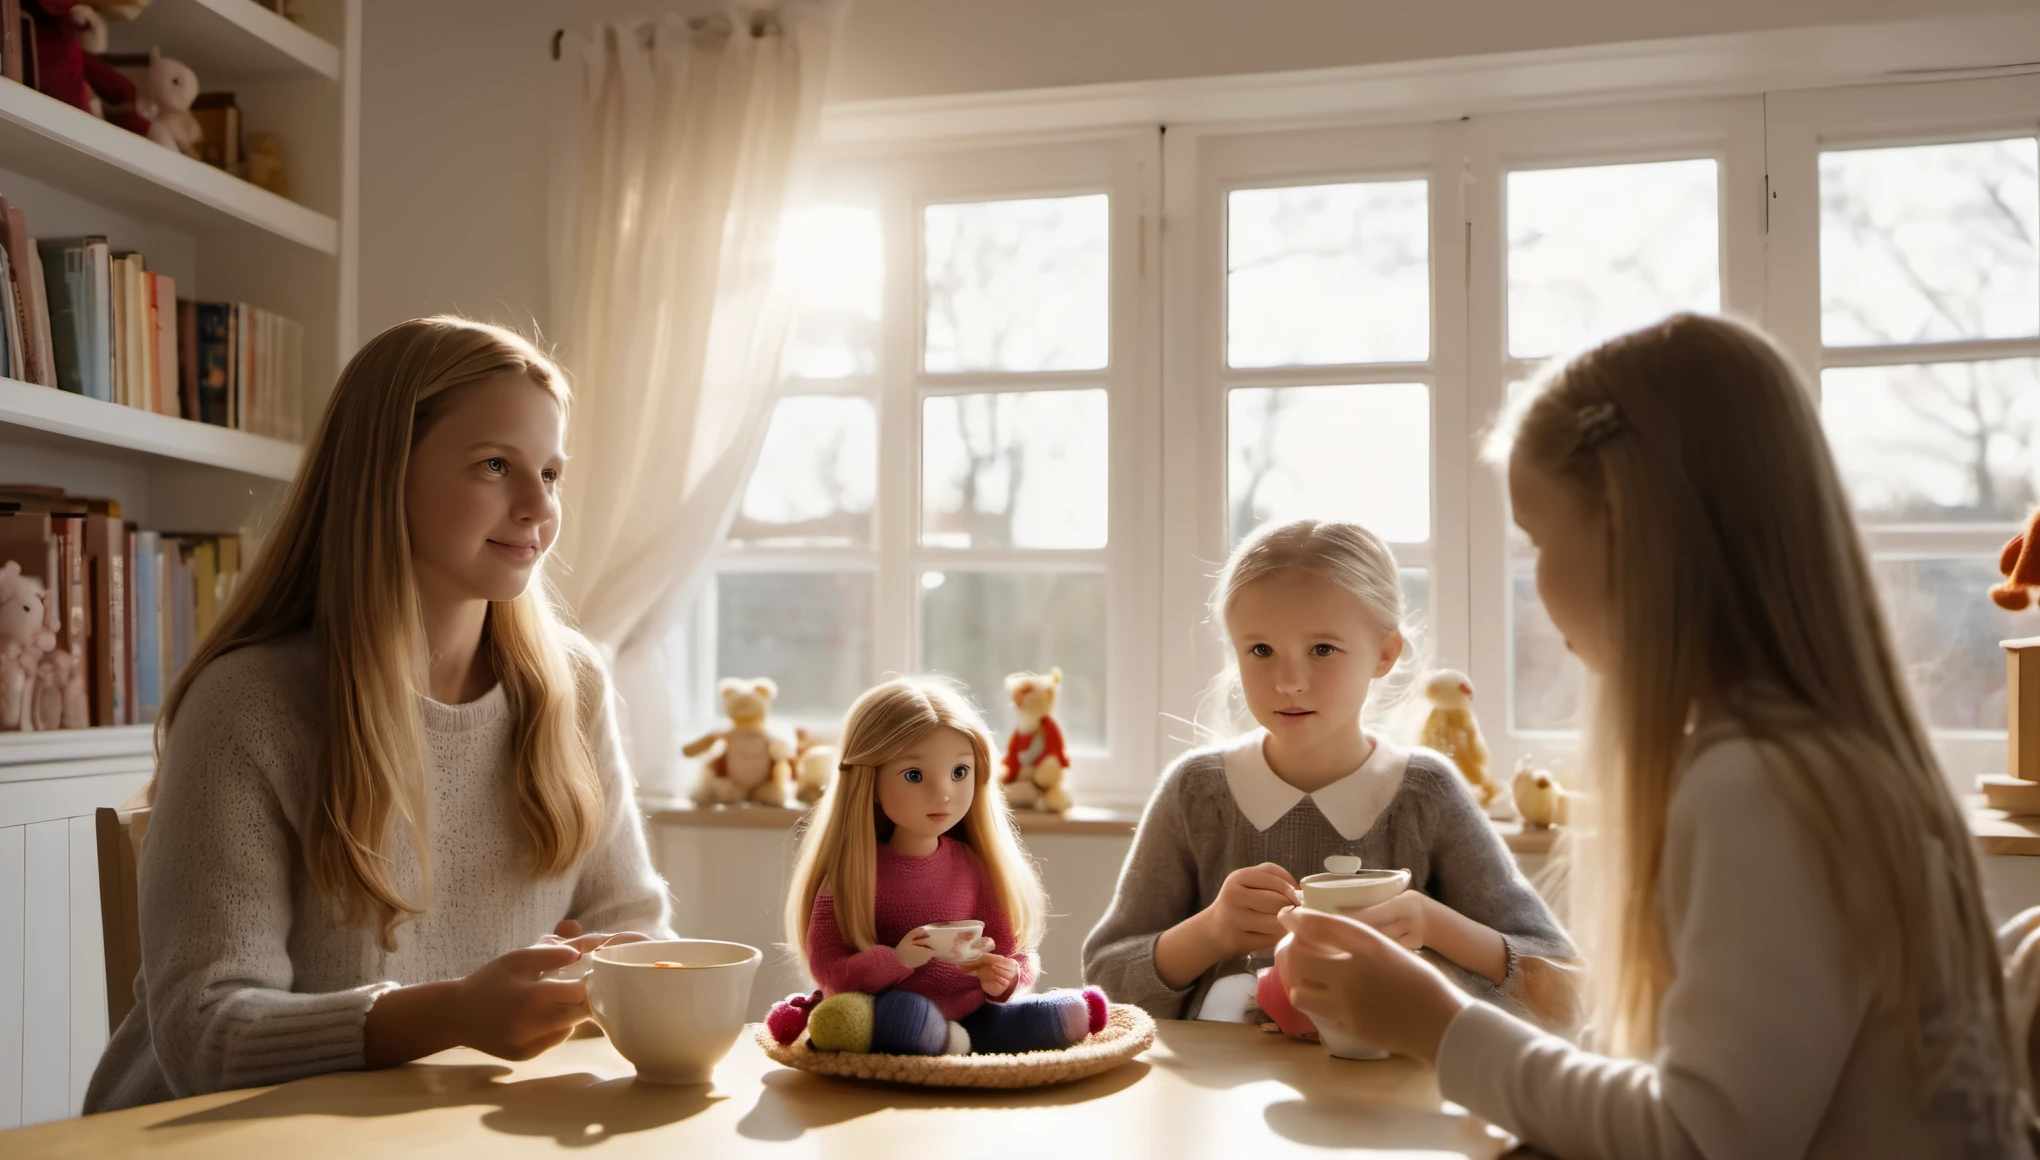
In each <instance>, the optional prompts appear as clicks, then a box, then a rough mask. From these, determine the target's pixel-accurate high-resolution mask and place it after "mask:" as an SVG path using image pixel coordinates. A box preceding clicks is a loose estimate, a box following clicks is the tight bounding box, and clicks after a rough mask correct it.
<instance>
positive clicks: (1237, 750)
mask: <svg viewBox="0 0 2040 1160" xmlns="http://www.w3.org/2000/svg"><path fill="white" fill-rule="evenodd" d="M1367 736H1368V737H1369V738H1370V739H1372V740H1373V742H1374V752H1373V753H1371V754H1369V755H1368V757H1367V760H1366V761H1365V762H1364V763H1363V764H1362V765H1361V766H1360V768H1358V769H1356V770H1354V771H1353V772H1351V773H1349V774H1347V775H1346V776H1344V777H1342V778H1340V779H1339V780H1337V781H1335V782H1333V783H1332V784H1330V785H1328V786H1326V787H1325V788H1323V789H1321V790H1319V791H1317V792H1316V793H1312V794H1307V793H1304V792H1303V791H1302V790H1300V789H1298V788H1296V787H1295V786H1293V785H1290V784H1289V783H1288V782H1286V781H1283V780H1282V779H1281V778H1280V777H1277V776H1276V775H1275V771H1274V770H1273V769H1271V768H1269V766H1268V757H1267V755H1266V754H1265V753H1263V752H1262V750H1261V745H1262V743H1263V742H1264V741H1266V740H1267V737H1268V731H1267V730H1266V729H1256V730H1254V731H1253V732H1252V733H1249V734H1247V735H1246V736H1244V737H1241V738H1239V739H1238V740H1237V741H1234V742H1233V743H1232V744H1230V745H1228V746H1226V747H1225V749H1224V751H1223V754H1224V759H1225V781H1226V785H1227V786H1228V787H1229V788H1230V789H1231V790H1232V795H1233V802H1234V803H1235V804H1237V805H1238V806H1239V807H1240V812H1241V813H1243V814H1245V815H1246V816H1247V820H1248V821H1250V822H1252V823H1253V824H1254V828H1255V829H1257V830H1263V831H1265V830H1267V829H1268V827H1270V826H1272V825H1274V824H1275V823H1276V822H1279V821H1281V820H1282V816H1283V815H1284V814H1287V813H1288V812H1289V811H1290V810H1293V809H1295V808H1296V803H1298V802H1300V801H1302V800H1303V799H1304V798H1306V797H1307V798H1310V799H1311V800H1312V801H1313V802H1316V803H1317V808H1318V812H1319V813H1321V814H1323V815H1324V816H1325V820H1326V821H1328V822H1330V823H1332V828H1333V829H1335V830H1337V831H1339V836H1340V837H1342V838H1344V839H1346V840H1347V841H1349V842H1351V841H1355V840H1357V839H1358V838H1360V837H1361V836H1362V835H1364V834H1366V833H1367V831H1368V830H1369V829H1371V828H1373V826H1374V820H1375V819H1376V818H1379V817H1380V816H1381V811H1383V810H1385V809H1387V808H1388V803H1389V802H1390V801H1392V800H1393V799H1394V798H1395V795H1396V792H1397V791H1398V790H1400V789H1402V782H1403V771H1404V770H1405V769H1406V768H1408V766H1409V763H1410V753H1409V750H1407V749H1404V748H1402V747H1400V746H1398V745H1396V744H1394V743H1393V742H1391V741H1389V740H1388V739H1387V738H1386V737H1383V736H1381V735H1380V734H1378V733H1375V732H1374V731H1373V730H1368V731H1367Z"/></svg>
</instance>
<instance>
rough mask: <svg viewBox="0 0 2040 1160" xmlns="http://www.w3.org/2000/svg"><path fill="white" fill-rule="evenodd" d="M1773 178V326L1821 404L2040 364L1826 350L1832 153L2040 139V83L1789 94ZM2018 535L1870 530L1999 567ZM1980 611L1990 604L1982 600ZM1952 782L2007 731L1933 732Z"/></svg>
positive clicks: (1868, 532) (1939, 554) (1953, 351)
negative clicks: (1956, 374)
mask: <svg viewBox="0 0 2040 1160" xmlns="http://www.w3.org/2000/svg"><path fill="white" fill-rule="evenodd" d="M1766 112H1767V116H1766V128H1767V135H1766V145H1767V151H1768V156H1769V163H1770V164H1769V171H1770V226H1771V230H1770V238H1769V240H1770V246H1769V253H1768V280H1769V283H1770V293H1771V308H1770V310H1769V312H1768V314H1767V316H1766V321H1767V324H1768V326H1769V329H1770V331H1771V333H1772V334H1774V335H1776V336H1777V337H1778V339H1779V341H1780V342H1782V343H1783V344H1784V346H1785V348H1786V350H1787V351H1789V352H1790V353H1791V355H1792V357H1793V358H1794V359H1795V360H1796V361H1797V362H1798V363H1799V365H1800V368H1801V370H1802V371H1803V372H1804V373H1805V374H1806V376H1807V378H1808V379H1809V381H1811V383H1812V384H1813V389H1814V391H1815V393H1816V397H1818V392H1819V391H1820V372H1821V371H1822V370H1823V369H1824V368H1826V367H1841V366H1889V365H1910V364H1914V363H1931V362H1971V361H1983V360H1990V359H2002V358H2040V337H2034V338H2021V339H1984V340H1969V341H1950V342H1927V343H1909V344H1901V345H1897V346H1874V347H1873V346H1852V347H1833V348H1830V347H1827V346H1825V345H1824V344H1823V342H1822V340H1821V289H1820V154H1821V151H1822V150H1823V149H1827V148H1834V147H1845V148H1846V147H1867V146H1877V145H1926V144H1938V143H1942V142H1956V141H1979V140H1989V139H1992V138H1997V137H2005V136H2012V135H2024V134H2033V133H2035V132H2036V130H2040V76H2033V75H2028V76H2009V77H1987V78H1972V79H1963V80H1954V81H1942V82H1933V83H1918V84H1901V85H1868V86H1854V87H1847V88H1834V89H1821V90H1813V91H1806V92H1794V93H1778V94H1773V95H1771V96H1770V97H1769V98H1768V100H1767V110H1766ZM2017 530H2018V528H2017V525H2015V524H1968V525H1932V526H1921V525H1914V526H1905V525H1879V524H1870V523H1866V524H1864V525H1863V533H1864V539H1865V541H1866V543H1867V544H1868V546H1869V549H1870V552H1871V554H1872V556H1873V557H1877V558H1884V559H1907V558H1912V559H1926V558H1933V559H1946V558H1949V557H1977V558H1988V559H1989V560H1990V561H1991V562H1992V563H1993V564H1994V563H1995V562H1996V557H1997V554H1998V550H1999V549H2000V548H2002V547H2003V546H2004V542H2005V540H2006V539H2008V538H2009V537H2010V536H2011V534H2012V533H2013V532H2015V531H2017ZM1976 598H1977V599H1978V600H1983V599H1985V596H1984V594H1983V593H1982V592H1978V593H1977V594H1976ZM1933 736H1934V742H1935V748H1936V749H1937V750H1938V751H1939V753H1940V756H1941V759H1942V762H1943V764H1944V766H1945V767H1946V771H1947V773H1948V776H1949V779H1950V781H1951V782H1952V783H1953V784H1954V786H1955V788H1956V789H1957V790H1958V791H1959V792H1963V793H1971V792H1974V791H1975V779H1976V776H1977V775H1978V774H1985V773H2003V772H2004V770H2005V761H2006V752H2005V745H2006V741H2005V731H2004V730H2002V729H1999V730H1950V729H1936V730H1934V731H1933Z"/></svg>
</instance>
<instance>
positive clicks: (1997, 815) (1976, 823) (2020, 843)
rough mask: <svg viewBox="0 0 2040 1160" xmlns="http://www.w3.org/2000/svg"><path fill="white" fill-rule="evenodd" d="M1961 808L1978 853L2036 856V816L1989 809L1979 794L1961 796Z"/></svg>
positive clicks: (2039, 839) (2039, 850) (2039, 823)
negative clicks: (1967, 819) (1965, 815)
mask: <svg viewBox="0 0 2040 1160" xmlns="http://www.w3.org/2000/svg"><path fill="white" fill-rule="evenodd" d="M1962 805H1963V807H1964V812H1965V813H1967V814H1968V816H1969V832H1970V833H1971V834H1973V835H1975V837H1976V848H1977V850H1978V851H1979V852H1980V853H1984V854H2015V855H2022V856H2025V857H2036V856H2040V816H2035V815H2030V814H2017V815H2015V814H2008V813H2006V812H2005V811H2003V810H1996V809H1992V808H1991V807H1990V806H1988V805H1985V804H1984V800H1983V795H1982V794H1968V795H1965V796H1964V797H1963V799H1962Z"/></svg>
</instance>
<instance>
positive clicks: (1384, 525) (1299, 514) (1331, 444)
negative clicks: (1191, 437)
mask: <svg viewBox="0 0 2040 1160" xmlns="http://www.w3.org/2000/svg"><path fill="white" fill-rule="evenodd" d="M1226 411H1227V417H1228V419H1229V422H1228V424H1227V431H1226V443H1227V462H1228V477H1227V491H1228V497H1229V498H1228V502H1229V504H1230V511H1231V527H1232V539H1233V542H1234V543H1238V542H1239V541H1240V540H1241V539H1243V538H1244V537H1245V536H1246V534H1247V533H1248V532H1251V531H1253V530H1254V528H1255V527H1257V526H1259V525H1260V524H1261V523H1263V522H1265V521H1268V520H1293V519H1312V518H1316V519H1343V520H1353V521H1354V522H1356V523H1360V524H1364V525H1366V526H1367V528H1368V529H1369V530H1370V531H1372V532H1374V534H1375V535H1378V536H1380V537H1381V538H1382V539H1385V540H1390V541H1394V542H1398V543H1411V542H1416V541H1422V540H1428V539H1430V538H1431V392H1430V388H1428V387H1426V386H1424V385H1423V384H1422V383H1380V384H1372V385H1369V386H1364V387H1246V388H1241V389H1239V390H1235V391H1233V392H1231V394H1230V396H1229V397H1228V400H1227V407H1226Z"/></svg>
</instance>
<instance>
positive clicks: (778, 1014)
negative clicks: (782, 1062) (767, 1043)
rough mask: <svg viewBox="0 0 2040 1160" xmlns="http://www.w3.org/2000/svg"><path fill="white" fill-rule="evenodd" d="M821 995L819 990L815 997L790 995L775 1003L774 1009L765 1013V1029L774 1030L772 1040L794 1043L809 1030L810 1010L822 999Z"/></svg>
mask: <svg viewBox="0 0 2040 1160" xmlns="http://www.w3.org/2000/svg"><path fill="white" fill-rule="evenodd" d="M820 995H821V992H819V991H817V992H816V993H815V995H814V996H813V997H810V996H807V995H788V996H787V997H786V998H784V999H781V1000H780V1001H779V1002H777V1003H774V1004H773V1005H772V1010H770V1011H768V1012H766V1013H765V1029H766V1030H768V1031H770V1032H772V1041H773V1042H774V1043H792V1042H793V1041H794V1040H796V1039H799V1038H800V1033H801V1032H803V1031H806V1030H807V1024H808V1011H809V1009H810V1008H812V1007H813V1006H814V1005H815V1004H816V1003H818V1002H820V1001H821V1000H820Z"/></svg>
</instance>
